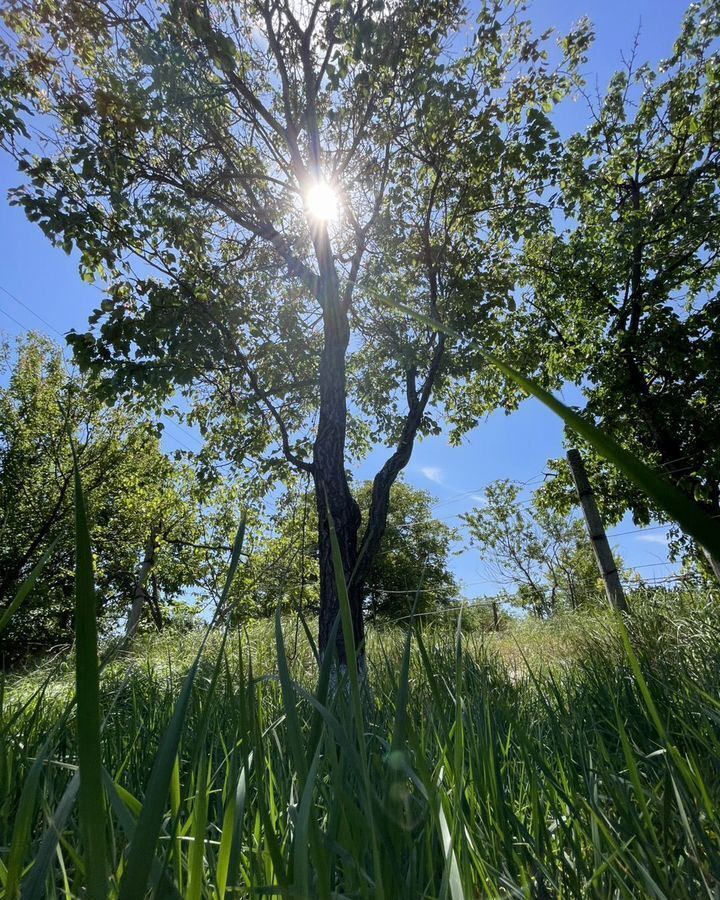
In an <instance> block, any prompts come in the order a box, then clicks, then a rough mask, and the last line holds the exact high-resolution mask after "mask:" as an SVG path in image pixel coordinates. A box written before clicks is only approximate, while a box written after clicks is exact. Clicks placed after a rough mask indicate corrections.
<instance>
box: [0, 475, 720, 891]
mask: <svg viewBox="0 0 720 900" xmlns="http://www.w3.org/2000/svg"><path fill="white" fill-rule="evenodd" d="M76 531H77V550H78V552H77V589H76V617H75V618H76V642H75V644H76V646H75V651H74V672H73V675H72V676H71V675H70V671H71V670H70V668H69V667H68V663H67V661H66V660H63V661H60V662H56V663H55V664H53V665H48V666H45V667H44V668H43V669H42V670H41V671H40V672H39V673H37V675H36V676H35V677H26V678H24V679H18V680H16V681H12V682H10V683H8V684H5V682H4V681H2V682H0V890H1V891H2V896H3V897H6V898H12V900H15V898H17V897H20V898H22V900H33V898H41V897H49V898H57V897H65V898H68V897H78V898H80V897H83V898H84V897H88V898H93V900H94V898H104V897H111V898H115V897H118V898H120V900H136V898H143V897H155V898H178V897H187V898H190V900H200V898H212V900H223V898H229V897H256V896H283V897H313V898H314V897H319V898H328V900H329V898H337V897H353V898H354V897H358V898H377V897H408V898H410V897H432V898H435V897H437V898H451V900H459V898H465V897H468V898H469V897H518V898H519V897H523V898H524V897H528V898H538V900H544V898H551V897H552V898H556V897H557V898H560V897H608V898H637V897H654V898H668V900H670V898H673V900H674V898H697V897H703V896H705V897H708V898H716V897H718V896H720V828H719V824H720V823H719V821H718V810H720V802H719V801H720V699H719V698H718V685H719V684H720V641H719V640H718V638H719V637H720V633H719V632H720V626H719V621H720V620H719V618H718V615H717V612H716V607H715V605H714V604H701V603H698V602H697V599H695V601H694V602H693V603H692V604H691V605H690V606H689V607H687V608H677V609H672V610H668V609H667V608H664V607H660V608H653V607H652V604H650V605H649V606H648V608H647V609H645V608H643V604H642V603H641V604H637V605H636V609H635V612H634V615H633V617H632V621H631V622H630V623H629V624H628V625H626V624H624V622H623V620H622V619H621V618H618V617H615V616H614V615H613V614H611V613H610V612H609V611H606V612H605V614H604V615H601V616H597V615H595V616H586V617H584V618H582V617H578V616H574V617H570V618H569V619H566V620H564V621H563V620H558V621H556V622H555V623H554V627H555V629H556V641H557V644H556V646H557V650H556V652H554V653H551V654H549V655H548V654H546V655H545V657H543V656H542V655H541V654H538V652H537V651H538V648H539V647H542V646H544V645H545V643H546V642H545V641H544V640H543V636H542V635H539V634H538V633H537V628H536V633H535V634H532V629H531V628H530V627H529V626H528V624H527V623H523V624H521V625H517V626H515V627H514V628H511V629H510V630H509V631H508V632H506V633H504V634H502V635H499V636H498V635H494V636H487V635H483V634H482V633H478V632H477V631H474V630H473V629H472V628H468V626H467V623H463V620H462V616H459V617H458V618H457V621H456V623H455V624H454V627H447V626H445V627H442V626H439V625H435V626H432V627H429V628H424V629H423V628H419V627H416V626H415V623H414V622H413V621H412V619H411V620H410V621H409V623H408V628H407V629H405V630H402V629H399V628H398V629H394V630H393V629H385V630H382V631H378V632H376V633H374V634H371V639H370V641H369V646H368V654H367V655H368V659H369V664H370V685H371V690H368V688H367V685H366V684H364V683H363V682H362V680H361V679H360V678H359V676H358V671H357V666H356V665H355V648H354V646H353V641H352V626H351V621H350V610H349V606H348V598H347V592H346V591H345V586H344V584H343V582H342V578H338V592H339V597H340V608H341V609H340V615H339V617H338V621H337V622H336V623H335V629H336V630H339V629H340V628H342V629H343V633H344V636H345V645H346V649H347V655H348V662H349V665H348V671H347V672H346V673H343V671H341V670H338V669H337V668H336V666H335V660H334V657H333V655H332V652H331V653H330V654H328V655H326V657H325V658H324V659H322V660H321V661H320V666H319V668H318V665H317V662H318V660H317V658H316V652H317V651H316V648H315V647H314V645H313V644H312V642H311V639H309V636H310V634H311V632H310V629H309V628H308V627H307V623H304V622H303V625H304V627H303V629H302V630H300V629H295V636H294V638H293V640H292V642H291V641H290V640H288V639H287V638H286V634H285V630H284V628H283V622H282V620H281V618H280V616H279V614H278V616H277V617H276V620H275V623H274V631H273V630H272V629H271V628H268V627H265V628H264V627H263V626H262V625H255V626H253V627H252V628H248V629H239V630H235V631H233V632H228V631H221V630H219V629H218V628H214V629H208V630H207V631H206V632H205V634H204V635H203V636H192V635H191V636H189V637H185V638H180V637H178V636H177V635H171V636H170V638H169V640H168V639H162V638H161V639H157V640H156V641H155V642H153V643H151V644H150V645H146V646H145V652H142V651H143V644H142V642H138V643H136V644H135V645H133V647H132V648H130V647H129V645H127V644H124V643H119V644H116V645H111V646H110V647H108V648H107V650H106V652H105V653H104V654H103V656H102V659H100V658H99V651H98V635H97V628H96V622H95V599H94V587H93V573H92V556H91V553H90V536H89V534H88V530H87V521H86V516H85V510H84V503H83V497H82V486H81V484H80V482H79V480H78V481H77V484H76ZM242 537H243V526H242V525H241V527H240V530H239V533H238V537H237V540H236V542H235V547H234V551H233V559H232V563H231V566H230V573H229V576H228V584H227V587H226V590H225V592H224V594H223V596H226V595H227V593H228V589H229V586H230V582H231V580H232V576H233V574H234V572H235V570H236V568H237V564H238V559H239V556H240V550H241V544H242ZM336 555H337V554H336ZM339 571H340V567H339V566H338V572H339ZM31 577H33V576H31ZM23 591H24V589H21V592H20V594H18V597H19V598H20V599H19V600H16V601H14V602H15V604H16V606H19V604H20V603H21V602H23V601H24V599H25V596H26V594H27V592H24V593H23ZM219 618H220V617H218V619H219ZM628 628H629V629H630V631H628V630H627V629H628ZM558 631H559V633H560V635H561V637H560V638H557V632H558ZM334 644H335V641H334V640H331V641H330V647H331V648H332V647H334ZM508 660H511V664H509V663H508Z"/></svg>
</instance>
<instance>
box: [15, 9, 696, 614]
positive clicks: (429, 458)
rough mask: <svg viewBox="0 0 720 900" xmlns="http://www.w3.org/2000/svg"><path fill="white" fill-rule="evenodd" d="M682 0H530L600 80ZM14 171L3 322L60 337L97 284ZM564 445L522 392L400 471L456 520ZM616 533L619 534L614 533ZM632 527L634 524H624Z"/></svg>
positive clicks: (171, 431) (569, 111) (667, 20)
mask: <svg viewBox="0 0 720 900" xmlns="http://www.w3.org/2000/svg"><path fill="white" fill-rule="evenodd" d="M686 6H687V4H686V3H685V2H684V0H536V2H535V3H534V4H533V5H532V6H531V8H530V15H531V16H532V18H533V20H534V21H535V23H536V24H537V27H538V30H544V29H545V28H547V27H549V26H551V25H552V26H555V27H556V28H557V29H558V30H559V31H560V32H564V31H567V30H568V28H569V27H570V26H571V24H572V23H573V22H575V21H577V20H578V19H579V18H580V17H581V16H583V15H587V16H588V17H589V18H590V19H591V21H592V22H593V23H594V25H595V31H596V40H595V44H594V46H593V48H592V50H591V54H590V59H589V61H588V64H587V66H586V67H585V73H586V76H587V78H588V81H589V82H590V84H591V86H592V85H593V84H594V82H595V80H597V82H598V84H599V86H600V88H601V89H602V88H603V87H604V85H605V84H606V83H607V80H608V78H609V77H610V75H611V74H612V72H614V71H615V70H616V69H617V68H618V67H619V66H620V65H621V64H622V59H621V54H622V53H623V52H625V53H626V54H627V53H628V52H629V50H630V49H631V47H632V45H633V41H634V38H635V34H636V32H637V31H638V28H640V49H639V53H638V58H639V60H640V61H648V62H650V63H657V61H658V60H659V59H662V58H663V57H664V56H666V55H667V54H668V52H669V50H670V48H671V46H672V42H673V40H674V39H675V37H676V35H677V33H678V30H679V24H680V20H681V18H682V15H683V12H684V10H685V9H686ZM586 118H587V114H586V111H585V108H584V103H583V101H578V102H576V103H574V104H566V105H565V106H564V108H563V109H562V111H561V112H560V114H559V116H558V119H557V121H558V124H559V125H560V127H561V128H562V130H563V131H565V130H577V129H579V128H581V127H582V126H583V125H584V123H585V121H586ZM19 182H20V179H19V177H18V175H17V173H16V171H15V169H14V165H13V162H12V160H11V159H10V158H9V157H6V156H5V155H4V154H1V153H0V235H2V240H0V331H2V332H5V333H6V334H7V335H10V336H12V335H17V334H20V333H22V332H23V331H24V330H26V329H28V328H32V329H35V330H37V331H41V332H45V333H47V334H48V335H49V336H50V337H53V338H56V339H59V334H58V333H62V332H65V331H67V330H69V329H70V328H77V329H78V330H83V329H84V328H85V325H86V321H87V317H88V315H89V313H90V312H91V311H92V309H93V308H94V307H95V306H96V305H97V303H98V299H99V296H98V290H97V288H94V287H93V286H91V285H87V284H84V283H83V282H82V281H81V280H80V278H79V275H78V273H77V267H76V263H75V262H74V260H73V258H72V257H68V256H66V255H65V254H64V253H63V251H62V250H60V249H56V248H53V247H51V246H50V244H49V243H48V242H47V240H46V239H45V237H44V236H43V234H42V233H41V232H40V230H39V229H38V228H37V226H35V225H32V224H31V223H29V222H28V221H27V220H26V219H25V217H24V215H23V213H22V212H21V211H20V210H18V209H17V208H12V207H10V206H9V205H8V203H7V202H6V200H5V197H6V194H7V190H8V188H10V187H12V186H14V185H17V184H18V183H19ZM166 442H167V446H168V448H175V447H178V446H182V447H185V448H190V449H193V448H196V447H197V438H196V437H195V436H193V435H192V434H191V433H190V432H188V431H187V430H185V429H184V428H181V427H179V426H178V425H172V424H168V426H167V429H166ZM386 452H387V451H383V450H378V451H376V452H373V453H372V454H371V456H370V457H369V458H368V459H367V460H365V461H364V462H363V463H362V464H361V465H360V466H359V467H358V469H357V472H356V476H357V477H358V478H360V479H363V478H369V477H372V475H373V474H374V472H375V470H376V469H377V466H378V463H379V462H381V461H382V460H383V459H384V457H385V453H386ZM562 454H563V446H562V426H561V424H560V422H559V420H557V419H556V418H555V417H553V415H552V414H551V413H550V412H548V411H546V410H544V408H543V407H541V406H540V404H539V403H538V402H537V401H535V400H527V401H525V403H523V404H522V406H521V407H520V409H519V410H518V411H517V412H516V413H514V414H513V415H510V416H506V415H505V414H504V413H502V412H497V413H495V414H493V415H491V416H489V417H488V419H487V420H486V421H485V422H483V423H482V424H481V425H480V426H479V427H478V428H476V429H475V430H474V431H472V432H471V433H469V434H468V435H466V437H465V440H464V442H463V444H462V446H461V447H457V448H451V447H450V446H449V445H448V444H447V441H446V440H445V438H443V437H435V438H428V439H426V440H424V441H422V442H421V443H420V444H419V445H418V446H417V447H416V450H415V453H414V454H413V458H412V460H411V462H410V464H409V466H408V469H407V471H406V480H407V481H408V482H410V483H411V484H414V485H416V486H417V487H421V488H424V489H426V490H429V491H430V492H431V493H432V494H433V495H434V496H435V497H437V501H438V502H437V506H436V508H435V510H434V512H435V514H436V515H437V516H438V517H439V518H441V519H444V520H445V521H447V522H448V524H450V525H453V526H457V525H458V524H459V521H458V516H459V514H460V513H462V512H466V511H468V510H469V509H471V508H472V507H473V506H474V505H476V504H477V500H476V499H475V498H476V497H480V495H481V494H482V490H483V488H484V487H485V485H487V484H488V483H489V482H491V481H493V480H495V479H496V478H511V479H514V480H517V481H520V482H523V483H526V487H525V488H524V494H523V496H526V497H527V496H529V493H530V491H531V490H532V489H533V488H535V487H537V486H538V484H540V483H541V482H542V477H543V476H542V473H543V470H544V468H545V463H546V461H547V459H548V458H550V457H557V456H560V455H562ZM621 532H622V533H621ZM626 532H631V533H626ZM611 535H612V536H611V541H612V543H613V544H614V545H615V546H617V547H618V548H619V549H620V552H621V554H622V556H623V559H624V561H625V563H626V564H627V565H630V566H637V567H640V568H639V571H640V573H641V574H643V576H645V577H648V578H658V577H663V576H665V575H667V574H670V573H671V572H672V571H673V567H672V566H671V565H669V564H668V560H667V546H666V543H665V539H664V531H663V530H662V529H653V530H647V531H642V532H639V531H634V530H633V528H632V523H631V522H629V521H625V522H623V523H621V524H620V525H619V526H618V527H617V528H615V529H613V531H612V532H611ZM452 567H453V569H454V571H455V573H456V575H457V577H458V578H459V579H460V580H461V581H462V583H463V584H464V588H465V589H464V592H465V595H466V596H467V597H476V596H482V595H484V594H492V593H495V592H496V591H497V589H498V585H497V584H496V583H494V582H493V581H492V574H491V573H489V572H488V571H487V569H486V568H485V567H484V565H483V564H482V562H481V560H480V559H479V557H478V555H477V552H476V551H473V550H472V549H465V550H464V551H463V552H461V553H460V554H459V555H457V556H455V557H454V559H453V562H452Z"/></svg>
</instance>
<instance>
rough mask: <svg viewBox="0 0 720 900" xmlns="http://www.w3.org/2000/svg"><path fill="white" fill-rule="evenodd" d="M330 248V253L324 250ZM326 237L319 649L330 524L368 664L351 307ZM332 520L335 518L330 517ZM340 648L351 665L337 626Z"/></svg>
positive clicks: (332, 579) (327, 601)
mask: <svg viewBox="0 0 720 900" xmlns="http://www.w3.org/2000/svg"><path fill="white" fill-rule="evenodd" d="M324 254H327V256H324ZM329 254H330V251H329V246H328V244H327V241H326V240H325V241H324V242H321V243H320V244H319V246H318V256H319V260H320V269H321V272H322V273H323V275H322V276H321V279H320V285H319V296H318V299H319V301H320V305H321V307H322V309H323V331H324V344H323V351H322V356H321V357H320V372H319V388H320V411H319V417H318V430H317V435H316V437H315V444H314V446H313V462H312V474H313V480H314V485H315V502H316V504H317V511H318V555H319V566H320V621H319V627H318V644H319V650H320V653H321V654H322V653H324V652H325V650H326V649H327V647H328V643H329V640H330V635H331V632H332V628H333V625H334V624H335V619H336V618H337V615H338V613H339V611H340V602H339V595H338V590H337V583H336V573H335V564H334V561H333V553H332V544H331V540H330V528H331V525H332V528H334V530H335V534H336V536H337V542H338V546H339V549H340V561H341V563H342V572H343V577H344V579H345V584H346V585H347V586H348V595H349V600H350V613H351V617H352V623H353V634H354V637H355V646H356V650H357V651H358V665H359V667H360V668H361V669H362V668H364V648H363V639H364V623H363V591H362V582H358V583H356V584H353V583H351V579H352V575H353V570H354V569H355V563H356V562H357V552H358V531H359V529H360V508H359V507H358V504H357V502H356V500H355V498H354V497H353V495H352V493H351V492H350V486H349V484H348V478H347V472H346V471H345V439H346V429H347V396H346V378H345V353H346V351H347V346H348V342H349V340H350V328H349V323H348V319H347V313H346V311H345V310H344V308H343V307H342V304H341V303H340V300H339V297H338V287H337V276H336V275H335V271H334V268H333V266H332V265H331V260H330V258H329ZM331 520H332V521H331ZM336 649H337V655H338V664H339V665H340V667H341V668H342V667H345V666H347V648H346V647H345V639H344V636H343V632H342V628H340V629H339V630H338V636H337V642H336Z"/></svg>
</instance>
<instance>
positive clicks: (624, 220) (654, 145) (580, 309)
mask: <svg viewBox="0 0 720 900" xmlns="http://www.w3.org/2000/svg"><path fill="white" fill-rule="evenodd" d="M719 37H720V11H719V10H718V6H717V4H716V3H713V2H703V3H697V4H692V5H691V6H690V8H689V10H688V13H687V14H686V16H685V18H684V21H683V26H682V30H681V34H680V36H679V38H678V40H677V41H676V43H675V45H674V47H673V49H672V52H671V53H670V55H669V57H668V58H667V59H666V60H665V61H664V62H663V63H662V64H661V65H660V66H659V67H658V68H656V69H653V68H651V67H649V66H647V65H640V64H639V62H638V54H639V49H638V48H637V47H636V48H635V52H634V53H633V54H632V55H631V56H629V57H628V59H627V65H626V68H625V69H624V70H622V71H620V72H618V73H617V74H616V75H615V76H614V77H613V78H612V80H611V82H610V84H609V86H608V88H607V91H606V92H605V94H604V96H601V97H598V98H597V99H595V98H592V97H589V96H588V97H587V98H586V99H587V102H588V109H589V111H590V124H589V126H588V127H587V129H585V130H584V131H582V132H580V133H578V134H575V135H573V136H571V137H569V138H568V139H567V140H565V141H564V142H563V145H562V150H561V151H560V152H559V153H558V158H557V171H556V174H555V175H554V182H555V192H554V194H553V196H552V202H551V203H550V204H549V205H548V207H547V208H546V210H545V213H544V214H545V216H546V219H547V228H546V229H545V230H544V231H543V230H539V229H538V230H537V231H536V232H535V233H534V234H533V235H532V236H531V237H529V238H528V239H527V240H526V241H525V242H524V246H523V255H522V277H523V280H524V282H525V285H526V289H525V292H524V294H523V304H522V307H521V309H520V310H519V311H518V334H519V335H521V339H522V340H523V342H524V343H525V345H526V347H527V356H528V358H529V357H530V356H531V354H532V352H533V351H532V347H533V345H540V342H542V345H541V346H542V349H541V351H540V355H541V358H540V359H538V365H539V366H540V369H541V370H544V371H545V373H547V374H549V376H550V378H551V379H552V380H554V381H555V383H557V384H560V383H562V382H564V381H570V382H574V383H576V384H577V385H580V386H581V387H582V392H583V395H584V401H585V403H584V411H585V414H586V415H587V416H588V417H590V418H591V419H592V420H593V421H594V422H595V423H596V424H599V425H600V426H601V427H603V429H605V430H606V431H607V432H609V433H610V434H613V435H615V436H616V437H618V438H619V439H620V440H621V441H622V442H623V444H624V445H625V446H626V447H628V448H630V449H632V450H634V451H635V452H637V453H638V454H639V455H640V456H641V457H643V458H645V459H646V460H648V461H649V462H650V463H651V464H654V465H656V466H657V467H658V468H661V469H663V470H664V472H665V473H666V474H667V475H668V476H669V477H670V478H671V479H672V480H673V481H674V482H675V483H676V484H677V485H678V486H679V487H680V488H681V489H682V490H684V491H685V492H686V493H687V494H688V495H689V496H691V497H693V499H695V500H696V501H697V502H698V503H700V504H701V506H702V507H703V508H704V509H705V511H706V512H707V513H709V514H710V515H711V516H718V515H720V455H718V454H719V450H718V447H719V446H720V405H719V403H720V400H719V398H720V380H719V379H720V365H718V363H719V361H720V328H719V324H720V294H719V293H718V286H719V281H718V279H719V277H720V191H719V190H718V187H719V186H720V93H719V92H718V79H720V55H719V54H718V38H719ZM585 455H586V457H587V459H588V464H589V469H590V476H591V479H592V481H593V483H594V484H595V485H597V486H598V487H601V490H599V492H598V493H599V496H600V501H601V504H602V506H603V510H604V513H605V515H606V516H607V518H608V520H609V521H610V522H616V521H618V520H619V519H620V518H622V516H623V515H624V514H625V512H626V511H627V510H632V512H633V515H634V518H635V521H636V522H637V523H638V524H647V523H648V522H649V520H650V518H651V517H659V518H660V519H661V520H663V519H664V518H665V517H664V516H663V515H662V512H661V511H660V510H658V509H657V508H656V507H655V506H654V505H653V504H652V503H651V502H650V501H649V500H648V498H647V497H646V496H645V495H644V494H642V493H641V492H639V491H638V490H637V488H635V487H634V486H633V485H632V484H631V483H629V482H628V480H627V479H626V478H624V477H623V476H622V475H621V474H620V473H619V472H618V471H617V470H616V469H614V467H612V466H611V465H609V464H608V463H607V462H605V461H603V460H602V458H600V457H599V456H598V455H597V454H595V453H593V451H592V449H591V448H586V449H585ZM554 468H555V471H556V472H557V474H558V476H559V477H558V479H557V480H556V483H555V484H554V485H551V486H550V488H549V493H550V494H551V495H552V501H553V502H554V503H556V504H558V503H559V504H561V505H563V504H565V505H567V503H568V501H569V498H570V497H571V496H572V492H571V490H570V484H569V481H568V477H567V467H566V466H565V464H564V461H561V460H558V461H557V462H556V464H555V465H554ZM685 543H686V545H687V543H688V542H687V541H686V542H685ZM715 567H716V572H717V574H718V575H719V576H720V565H718V563H717V562H716V563H715Z"/></svg>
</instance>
